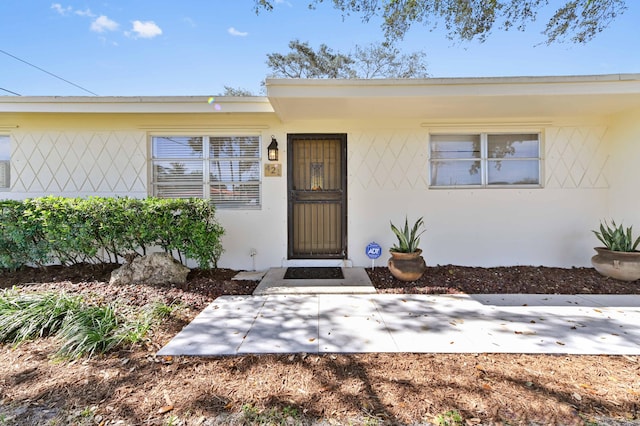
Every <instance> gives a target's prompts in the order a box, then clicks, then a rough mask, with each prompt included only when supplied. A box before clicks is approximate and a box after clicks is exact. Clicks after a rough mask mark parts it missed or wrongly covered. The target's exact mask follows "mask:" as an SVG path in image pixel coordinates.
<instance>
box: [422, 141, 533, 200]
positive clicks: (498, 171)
mask: <svg viewBox="0 0 640 426" xmlns="http://www.w3.org/2000/svg"><path fill="white" fill-rule="evenodd" d="M540 152H541V147H540V134H539V133H476V134H432V135H431V136H430V140H429V168H430V170H429V185H430V187H436V188H437V187H445V188H446V187H449V188H450V187H463V188H466V187H484V188H487V187H513V186H528V187H531V186H532V187H540V186H541V184H540V182H541V155H540Z"/></svg>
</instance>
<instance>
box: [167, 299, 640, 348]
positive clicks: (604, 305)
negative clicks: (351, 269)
mask: <svg viewBox="0 0 640 426" xmlns="http://www.w3.org/2000/svg"><path fill="white" fill-rule="evenodd" d="M300 352H306V353H357V352H425V353H426V352H442V353H452V352H467V353H468V352H470V353H480V352H490V353H563V354H564V353H566V354H618V355H640V296H635V295H621V296H618V295H616V296H598V295H577V296H566V295H565V296H563V295H558V296H556V295H551V296H549V295H486V294H483V295H442V296H440V295H386V294H383V295H368V294H365V295H345V294H317V295H295V294H293V295H292V294H285V295H263V296H224V297H220V298H218V299H216V300H215V301H214V302H213V303H212V304H211V305H210V306H208V307H207V308H206V309H205V310H204V311H203V312H202V313H201V314H200V315H198V316H197V317H196V318H195V319H194V321H193V322H192V323H191V324H189V325H188V326H187V327H185V328H184V330H183V331H182V332H180V333H179V334H178V335H177V336H176V337H175V338H174V339H172V340H171V342H169V343H168V344H167V346H165V347H164V348H162V349H161V350H160V352H158V354H159V355H211V356H215V355H235V354H247V353H300Z"/></svg>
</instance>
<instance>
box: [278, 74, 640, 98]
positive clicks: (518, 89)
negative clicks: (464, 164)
mask: <svg viewBox="0 0 640 426" xmlns="http://www.w3.org/2000/svg"><path fill="white" fill-rule="evenodd" d="M266 86H267V93H268V97H269V98H270V99H271V100H272V102H273V101H274V99H277V98H305V97H308V98H337V97H342V98H349V97H355V98H361V97H366V98H369V97H372V98H378V97H436V96H437V97H441V96H451V97H456V96H522V95H529V96H533V95H540V96H548V95H556V96H563V95H594V94H608V95H612V94H631V93H640V74H609V75H597V76H566V77H484V78H427V79H373V80H357V79H344V80H336V79H267V81H266Z"/></svg>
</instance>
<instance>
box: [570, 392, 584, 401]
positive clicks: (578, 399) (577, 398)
mask: <svg viewBox="0 0 640 426" xmlns="http://www.w3.org/2000/svg"><path fill="white" fill-rule="evenodd" d="M571 396H572V397H573V398H574V399H575V400H576V401H582V397H581V396H580V394H578V393H576V392H574V393H573V394H571Z"/></svg>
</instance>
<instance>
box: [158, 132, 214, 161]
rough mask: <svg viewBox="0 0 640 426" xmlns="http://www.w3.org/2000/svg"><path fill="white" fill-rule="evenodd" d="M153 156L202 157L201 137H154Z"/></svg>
mask: <svg viewBox="0 0 640 426" xmlns="http://www.w3.org/2000/svg"><path fill="white" fill-rule="evenodd" d="M152 145H153V147H152V150H153V158H202V138H201V137H195V138H194V137H184V136H171V137H154V138H153V139H152Z"/></svg>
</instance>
